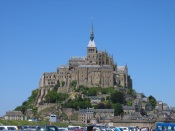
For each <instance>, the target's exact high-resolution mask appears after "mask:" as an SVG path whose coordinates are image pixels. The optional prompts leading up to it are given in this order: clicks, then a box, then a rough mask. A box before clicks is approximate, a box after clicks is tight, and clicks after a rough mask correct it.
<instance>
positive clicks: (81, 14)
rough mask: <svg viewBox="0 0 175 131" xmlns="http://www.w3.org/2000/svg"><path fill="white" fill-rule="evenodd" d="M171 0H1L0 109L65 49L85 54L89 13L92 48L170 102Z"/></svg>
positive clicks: (174, 25) (142, 88)
mask: <svg viewBox="0 0 175 131" xmlns="http://www.w3.org/2000/svg"><path fill="white" fill-rule="evenodd" d="M174 7H175V1H174V0H168V1H165V0H154V1H151V0H132V1H131V0H125V1H123V0H111V1H107V0H96V1H93V0H88V1H80V0H74V1H65V0H52V1H49V0H37V1H36V0H30V1H23V0H15V1H14V0H8V1H7V0H1V1H0V74H1V75H0V92H1V95H0V100H1V106H0V116H2V115H5V113H6V111H9V110H13V109H15V107H16V106H19V105H21V104H22V102H24V101H25V100H27V98H28V97H29V96H30V95H31V92H32V90H34V89H37V88H38V84H39V79H40V77H41V75H42V73H43V72H54V71H56V68H57V67H58V66H60V65H64V64H67V63H68V59H69V58H70V57H71V56H86V47H87V45H88V42H89V36H90V28H91V17H93V25H94V34H95V43H96V46H97V48H98V50H106V51H107V52H108V53H110V54H111V55H113V57H114V60H115V62H116V63H117V65H120V66H122V65H125V64H127V65H128V68H129V74H130V75H131V77H132V79H133V88H134V89H135V90H136V91H137V92H139V93H141V92H143V93H144V94H145V95H146V96H149V95H153V96H154V97H155V98H156V99H157V100H160V101H163V102H165V103H167V104H169V106H175V103H174V100H175V95H174V89H175V82H174V81H175V60H174V56H175V51H174V50H175V43H174V42H175V8H174Z"/></svg>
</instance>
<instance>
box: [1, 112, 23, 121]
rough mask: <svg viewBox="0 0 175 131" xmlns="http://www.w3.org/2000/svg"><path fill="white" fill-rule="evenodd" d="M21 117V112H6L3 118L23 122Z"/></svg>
mask: <svg viewBox="0 0 175 131" xmlns="http://www.w3.org/2000/svg"><path fill="white" fill-rule="evenodd" d="M23 117H24V115H23V114H22V112H21V111H8V112H6V114H5V116H4V118H5V120H23Z"/></svg>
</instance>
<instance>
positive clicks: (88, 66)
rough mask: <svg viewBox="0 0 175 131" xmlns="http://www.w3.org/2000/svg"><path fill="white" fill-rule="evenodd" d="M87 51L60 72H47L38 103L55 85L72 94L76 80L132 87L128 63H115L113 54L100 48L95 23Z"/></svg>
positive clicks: (71, 59)
mask: <svg viewBox="0 0 175 131" xmlns="http://www.w3.org/2000/svg"><path fill="white" fill-rule="evenodd" d="M86 51H87V56H86V57H70V59H69V62H68V63H69V64H68V65H63V66H59V67H58V68H57V70H56V72H51V73H43V75H42V77H41V79H40V83H39V95H38V98H37V103H38V104H39V103H40V102H41V101H42V100H43V98H44V96H45V95H46V94H47V92H48V91H49V90H51V89H52V88H53V87H55V86H58V85H59V86H58V92H64V93H69V92H70V91H71V83H72V82H73V81H76V84H77V86H80V85H84V86H87V87H97V86H100V87H104V88H106V87H114V88H117V87H123V88H131V87H132V80H131V78H130V76H129V74H128V67H127V65H125V66H118V65H117V64H114V59H113V56H110V55H109V54H108V53H107V52H106V51H99V50H97V47H96V44H95V42H94V32H93V26H92V28H91V32H90V40H89V43H88V45H87V50H86Z"/></svg>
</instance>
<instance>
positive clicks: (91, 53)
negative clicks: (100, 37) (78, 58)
mask: <svg viewBox="0 0 175 131" xmlns="http://www.w3.org/2000/svg"><path fill="white" fill-rule="evenodd" d="M96 55H97V48H96V45H95V42H94V31H93V25H92V28H91V32H90V41H89V44H88V46H87V64H89V65H95V64H96Z"/></svg>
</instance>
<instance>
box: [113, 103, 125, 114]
mask: <svg viewBox="0 0 175 131" xmlns="http://www.w3.org/2000/svg"><path fill="white" fill-rule="evenodd" d="M112 107H113V109H114V115H115V116H118V115H120V114H122V113H123V107H122V105H121V104H120V103H116V104H113V105H112Z"/></svg>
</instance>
